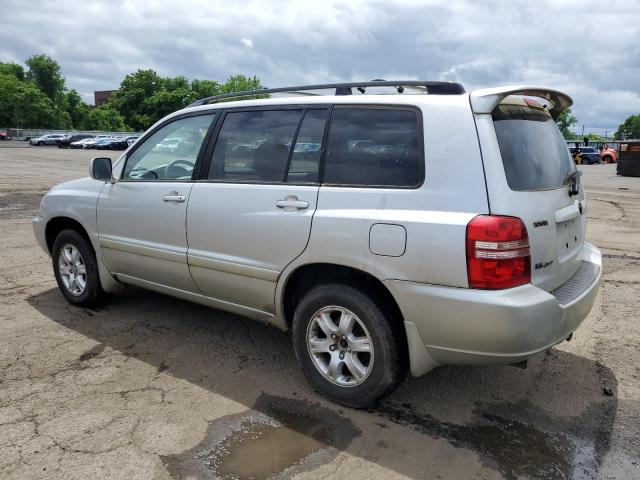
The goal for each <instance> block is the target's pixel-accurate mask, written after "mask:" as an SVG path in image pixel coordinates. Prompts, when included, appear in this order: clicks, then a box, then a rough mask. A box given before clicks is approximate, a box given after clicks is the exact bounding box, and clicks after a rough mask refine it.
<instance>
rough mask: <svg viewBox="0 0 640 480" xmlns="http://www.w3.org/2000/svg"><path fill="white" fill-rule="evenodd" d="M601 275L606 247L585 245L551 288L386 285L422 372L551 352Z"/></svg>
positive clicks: (575, 322)
mask: <svg viewBox="0 0 640 480" xmlns="http://www.w3.org/2000/svg"><path fill="white" fill-rule="evenodd" d="M601 277H602V257H601V255H600V251H599V250H598V249H597V248H595V247H593V246H592V245H589V244H585V246H584V248H583V265H582V267H581V269H580V270H579V271H578V272H577V273H576V274H575V275H574V276H573V277H571V278H570V279H569V280H568V281H567V282H566V283H565V284H564V285H562V286H560V287H559V288H558V289H556V290H554V291H553V292H547V291H545V290H542V289H540V288H538V287H536V286H535V285H532V284H529V285H523V286H520V287H516V288H511V289H507V290H494V291H489V290H475V289H468V288H452V287H441V286H435V285H427V284H422V283H415V282H406V281H401V280H388V281H386V282H385V284H386V285H387V286H388V287H389V289H390V290H391V292H392V293H393V295H394V297H395V298H396V301H397V302H398V305H399V306H400V310H401V311H402V314H403V316H404V319H405V326H406V332H407V337H408V341H409V350H410V356H411V373H412V374H413V375H414V376H418V375H422V374H423V373H426V372H427V371H429V370H430V369H431V368H433V367H434V366H435V365H439V364H482V363H516V362H520V361H522V360H526V359H527V358H529V357H531V356H533V355H535V354H537V353H539V352H541V351H544V350H547V349H548V348H550V347H552V346H553V345H555V344H557V343H559V342H561V341H563V340H564V339H565V338H567V337H568V336H569V335H570V334H571V333H572V332H573V331H575V330H576V329H577V328H578V326H579V325H580V324H581V323H582V321H583V320H584V318H585V317H586V316H587V315H588V313H589V311H590V310H591V307H592V306H593V303H594V301H595V298H596V295H597V293H598V289H599V286H600V280H601ZM416 336H419V338H415V337H416ZM421 347H424V348H421Z"/></svg>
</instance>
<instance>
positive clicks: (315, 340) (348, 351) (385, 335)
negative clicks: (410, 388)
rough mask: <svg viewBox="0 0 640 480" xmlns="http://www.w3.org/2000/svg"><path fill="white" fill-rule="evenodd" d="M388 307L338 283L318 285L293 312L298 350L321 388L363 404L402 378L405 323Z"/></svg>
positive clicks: (375, 399) (336, 397)
mask: <svg viewBox="0 0 640 480" xmlns="http://www.w3.org/2000/svg"><path fill="white" fill-rule="evenodd" d="M387 310H389V309H387V308H385V306H384V305H379V304H378V303H376V302H375V301H374V300H373V299H372V298H371V297H370V296H369V295H367V294H366V293H365V292H364V291H362V290H360V289H357V288H355V287H353V286H351V285H346V284H338V283H333V284H327V285H319V286H317V287H314V288H313V289H311V290H310V291H309V292H308V293H307V294H306V295H305V296H304V297H303V298H302V300H300V302H299V303H298V305H297V306H296V309H295V312H294V317H293V328H292V336H293V346H294V351H295V354H296V357H297V359H298V362H299V363H300V366H301V367H302V371H303V372H304V374H305V376H306V377H307V379H308V380H309V382H310V383H311V384H312V385H313V386H315V387H316V388H317V389H318V390H319V391H320V393H322V394H323V395H324V396H326V397H327V398H329V399H330V400H332V401H334V402H336V403H340V404H342V405H345V406H348V407H353V408H364V407H369V406H371V405H374V404H375V403H377V402H378V401H379V400H380V399H382V398H383V397H385V396H386V395H388V394H389V393H391V392H392V391H393V390H394V389H395V388H396V387H397V385H398V384H399V383H400V381H402V379H403V378H404V375H405V373H406V370H407V361H406V360H407V352H406V342H405V339H404V333H403V330H402V323H401V322H400V321H398V320H400V319H394V318H393V316H392V315H391V314H390V312H389V311H387ZM334 335H335V338H334V337H333V336H334Z"/></svg>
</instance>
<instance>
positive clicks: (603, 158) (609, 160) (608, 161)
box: [602, 155, 613, 163]
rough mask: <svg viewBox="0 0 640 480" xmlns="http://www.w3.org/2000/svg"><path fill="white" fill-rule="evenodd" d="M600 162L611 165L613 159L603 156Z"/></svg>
mask: <svg viewBox="0 0 640 480" xmlns="http://www.w3.org/2000/svg"><path fill="white" fill-rule="evenodd" d="M602 161H603V162H604V163H611V162H613V158H612V157H610V156H609V155H605V156H604V157H602Z"/></svg>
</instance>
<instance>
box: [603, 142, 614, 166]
mask: <svg viewBox="0 0 640 480" xmlns="http://www.w3.org/2000/svg"><path fill="white" fill-rule="evenodd" d="M600 158H601V159H602V161H603V162H604V163H616V162H617V161H618V150H616V149H615V148H612V147H610V146H609V145H605V146H604V148H603V149H602V150H600Z"/></svg>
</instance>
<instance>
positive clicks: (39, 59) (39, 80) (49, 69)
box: [25, 55, 64, 103]
mask: <svg viewBox="0 0 640 480" xmlns="http://www.w3.org/2000/svg"><path fill="white" fill-rule="evenodd" d="M25 63H26V64H27V67H29V70H28V71H27V74H26V77H25V78H26V79H27V80H32V81H34V82H35V83H36V85H37V86H38V88H40V90H42V92H43V93H44V94H45V95H46V96H47V97H49V98H50V99H51V101H53V102H54V103H55V102H56V101H57V100H58V99H59V97H60V95H62V92H63V90H64V77H63V76H62V74H61V73H60V65H58V62H56V61H55V60H54V59H53V58H51V57H49V56H47V55H32V56H31V57H29V58H27V61H26V62H25Z"/></svg>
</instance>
